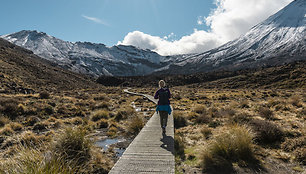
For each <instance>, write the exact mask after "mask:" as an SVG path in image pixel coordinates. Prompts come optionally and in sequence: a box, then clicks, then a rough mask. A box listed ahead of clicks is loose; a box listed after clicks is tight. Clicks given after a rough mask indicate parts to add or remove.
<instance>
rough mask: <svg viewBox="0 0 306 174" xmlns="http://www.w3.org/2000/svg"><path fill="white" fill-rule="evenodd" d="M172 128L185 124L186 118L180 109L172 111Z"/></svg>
mask: <svg viewBox="0 0 306 174" xmlns="http://www.w3.org/2000/svg"><path fill="white" fill-rule="evenodd" d="M173 120H174V128H175V129H179V128H181V127H185V126H187V120H186V118H185V116H184V113H183V112H182V111H174V112H173Z"/></svg>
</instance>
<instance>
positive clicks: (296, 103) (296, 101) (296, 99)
mask: <svg viewBox="0 0 306 174" xmlns="http://www.w3.org/2000/svg"><path fill="white" fill-rule="evenodd" d="M290 103H291V104H292V105H293V106H296V107H298V108H300V107H302V106H303V105H302V103H301V99H300V97H299V96H293V97H291V99H290Z"/></svg>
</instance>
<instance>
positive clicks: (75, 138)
mask: <svg viewBox="0 0 306 174" xmlns="http://www.w3.org/2000/svg"><path fill="white" fill-rule="evenodd" d="M86 134H87V131H86V129H84V128H82V127H76V128H66V129H65V130H64V132H63V133H62V134H61V135H60V136H59V137H58V139H57V140H56V141H55V143H54V144H53V147H52V152H53V153H54V155H55V156H54V158H56V159H62V160H63V161H64V162H66V163H70V162H71V161H72V162H73V163H74V164H75V165H76V166H82V165H84V164H85V163H86V162H87V161H89V160H90V158H91V154H90V149H91V147H92V146H93V143H92V141H90V140H89V139H88V138H86Z"/></svg>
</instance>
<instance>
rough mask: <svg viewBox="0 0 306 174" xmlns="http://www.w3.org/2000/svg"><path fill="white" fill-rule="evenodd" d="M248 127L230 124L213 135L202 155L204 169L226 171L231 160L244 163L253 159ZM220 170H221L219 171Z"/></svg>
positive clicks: (229, 169)
mask: <svg viewBox="0 0 306 174" xmlns="http://www.w3.org/2000/svg"><path fill="white" fill-rule="evenodd" d="M252 139H253V134H252V133H251V131H250V129H248V128H246V127H244V126H239V125H232V126H229V127H227V128H226V129H224V131H222V132H221V133H220V134H218V135H215V136H214V137H213V139H212V140H211V142H210V144H209V145H208V147H207V148H206V149H205V150H204V153H203V155H202V167H203V169H204V170H205V171H218V172H222V171H224V172H226V171H231V170H232V162H239V161H243V162H246V163H249V162H252V161H253V160H254V150H253V144H252V141H253V140H252ZM220 170H221V171H220Z"/></svg>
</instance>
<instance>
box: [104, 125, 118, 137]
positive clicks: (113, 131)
mask: <svg viewBox="0 0 306 174" xmlns="http://www.w3.org/2000/svg"><path fill="white" fill-rule="evenodd" d="M117 132H118V129H117V127H114V126H110V127H109V129H108V130H107V132H106V134H107V136H109V137H115V136H116V135H117Z"/></svg>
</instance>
